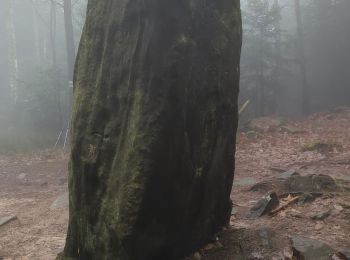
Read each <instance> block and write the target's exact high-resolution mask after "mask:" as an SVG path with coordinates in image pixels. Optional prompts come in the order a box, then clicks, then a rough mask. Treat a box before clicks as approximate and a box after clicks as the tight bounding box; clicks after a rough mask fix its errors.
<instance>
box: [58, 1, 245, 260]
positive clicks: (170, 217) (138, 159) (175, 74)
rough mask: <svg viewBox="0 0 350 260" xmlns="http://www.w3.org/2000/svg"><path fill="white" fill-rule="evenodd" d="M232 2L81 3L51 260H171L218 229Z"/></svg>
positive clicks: (224, 183)
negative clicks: (65, 180) (84, 8)
mask: <svg viewBox="0 0 350 260" xmlns="http://www.w3.org/2000/svg"><path fill="white" fill-rule="evenodd" d="M240 48H241V19H240V6H239V1H238V0H216V1H206V0H197V1H187V0H186V1H185V0H177V1H174V0H152V1H141V0H105V1H89V4H88V12H87V21H86V25H85V29H84V32H83V36H82V40H81V46H80V48H79V54H78V58H77V63H76V70H75V76H74V87H75V89H74V109H73V111H74V114H73V123H72V142H71V146H72V153H71V161H70V174H69V176H70V177H69V189H70V219H69V229H68V235H67V241H66V247H65V250H64V252H63V254H62V255H61V256H59V258H60V259H115V260H126V259H131V260H133V259H135V260H136V259H144V260H147V259H169V260H171V259H178V258H179V257H180V256H183V255H184V254H186V253H188V252H191V251H192V250H194V249H195V248H198V247H199V246H201V245H203V244H205V243H206V242H208V241H209V240H210V239H211V238H212V236H213V234H214V233H215V232H217V231H219V230H220V228H221V227H222V226H224V225H226V224H227V223H228V221H229V218H230V214H231V208H232V203H231V200H230V193H231V188H232V181H233V172H234V153H235V132H236V128H237V95H238V82H239V56H240Z"/></svg>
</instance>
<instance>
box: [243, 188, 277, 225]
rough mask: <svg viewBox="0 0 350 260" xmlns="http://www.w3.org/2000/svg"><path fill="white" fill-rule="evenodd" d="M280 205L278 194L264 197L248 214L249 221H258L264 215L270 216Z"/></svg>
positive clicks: (274, 193)
mask: <svg viewBox="0 0 350 260" xmlns="http://www.w3.org/2000/svg"><path fill="white" fill-rule="evenodd" d="M278 205H279V200H278V197H277V194H276V192H272V193H270V194H268V195H266V196H264V197H262V198H261V199H260V200H259V201H258V202H256V204H255V205H254V206H253V207H252V208H251V209H250V210H249V212H248V214H247V216H246V217H247V218H248V219H256V218H258V217H261V216H263V215H266V214H268V213H269V212H271V211H272V210H274V209H275V208H277V207H278Z"/></svg>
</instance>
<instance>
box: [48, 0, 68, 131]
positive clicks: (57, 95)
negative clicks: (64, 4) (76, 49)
mask: <svg viewBox="0 0 350 260" xmlns="http://www.w3.org/2000/svg"><path fill="white" fill-rule="evenodd" d="M56 18H57V17H56V3H55V1H53V0H51V4H50V32H49V33H50V35H49V41H50V49H51V59H52V79H53V85H54V89H55V101H56V105H57V110H58V117H59V119H58V123H59V126H60V128H61V129H62V131H63V129H64V121H65V120H64V112H63V108H62V103H61V83H60V76H59V70H58V64H57V51H56V29H57V28H56V23H57V19H56Z"/></svg>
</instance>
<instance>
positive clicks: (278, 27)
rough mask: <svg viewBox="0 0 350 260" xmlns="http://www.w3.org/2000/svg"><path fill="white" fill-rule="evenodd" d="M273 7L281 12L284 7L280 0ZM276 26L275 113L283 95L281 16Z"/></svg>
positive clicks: (273, 105)
mask: <svg viewBox="0 0 350 260" xmlns="http://www.w3.org/2000/svg"><path fill="white" fill-rule="evenodd" d="M273 9H274V10H278V12H279V13H280V12H281V10H282V7H281V5H280V2H279V0H274V3H273ZM274 25H275V28H276V34H275V39H274V40H275V48H276V62H275V69H274V84H273V96H272V98H273V100H272V102H273V104H272V111H273V112H274V113H277V114H278V113H279V110H280V107H281V104H280V103H281V102H280V99H281V97H282V89H281V87H282V85H281V83H280V80H281V66H282V30H281V20H280V17H278V19H277V20H276V21H275V24H274Z"/></svg>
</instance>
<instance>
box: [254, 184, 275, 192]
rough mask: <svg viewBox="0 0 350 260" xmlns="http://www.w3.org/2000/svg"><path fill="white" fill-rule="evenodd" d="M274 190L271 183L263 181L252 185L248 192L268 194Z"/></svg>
mask: <svg viewBox="0 0 350 260" xmlns="http://www.w3.org/2000/svg"><path fill="white" fill-rule="evenodd" d="M273 189H274V185H273V183H272V182H271V181H263V182H259V183H257V184H255V185H253V186H252V187H251V188H250V189H249V191H253V192H265V193H266V192H269V191H272V190H273Z"/></svg>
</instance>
